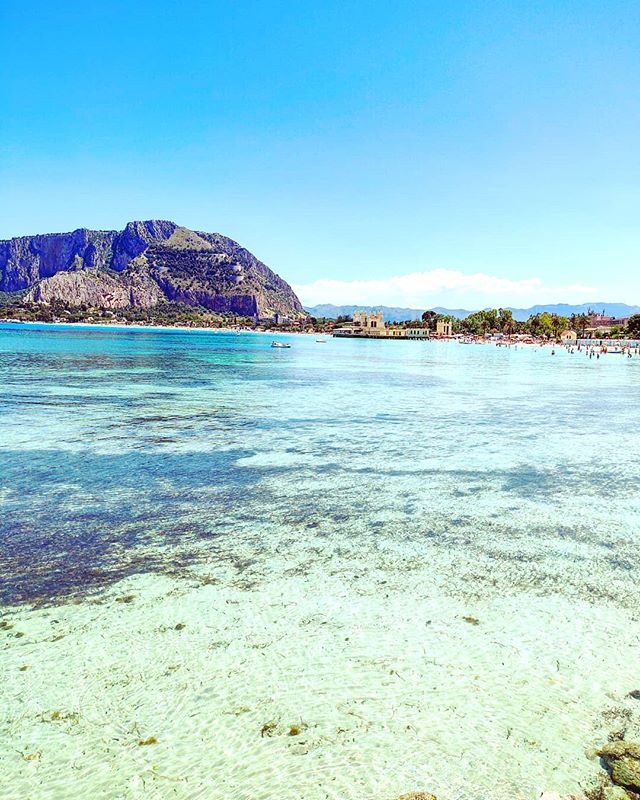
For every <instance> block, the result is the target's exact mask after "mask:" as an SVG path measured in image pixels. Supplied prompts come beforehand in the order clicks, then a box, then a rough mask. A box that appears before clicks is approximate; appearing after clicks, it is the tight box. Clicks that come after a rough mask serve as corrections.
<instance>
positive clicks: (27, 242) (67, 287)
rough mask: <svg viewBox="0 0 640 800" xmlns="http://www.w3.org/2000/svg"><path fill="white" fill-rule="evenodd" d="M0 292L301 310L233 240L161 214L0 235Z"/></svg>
mask: <svg viewBox="0 0 640 800" xmlns="http://www.w3.org/2000/svg"><path fill="white" fill-rule="evenodd" d="M0 292H4V293H9V295H10V296H11V295H12V294H15V296H16V297H22V298H23V299H24V300H25V301H31V302H35V303H52V302H54V301H59V302H62V303H64V304H66V305H68V306H79V305H85V306H90V307H96V308H112V309H117V308H126V307H130V306H137V307H141V308H150V307H151V306H154V305H156V304H158V303H161V302H164V301H174V302H178V303H182V304H186V305H190V306H202V307H204V308H207V309H209V310H210V311H213V312H218V313H230V314H238V315H243V316H260V317H268V316H272V315H274V314H276V313H277V314H281V315H284V316H289V317H301V316H304V315H305V312H304V310H303V308H302V306H301V304H300V301H299V300H298V298H297V297H296V295H295V293H294V291H293V289H292V288H291V287H290V286H289V284H288V283H286V281H284V280H282V278H280V277H279V276H278V275H276V274H275V272H273V271H272V270H270V269H269V268H268V267H267V266H266V265H265V264H263V263H262V262H261V261H258V259H257V258H256V257H255V256H253V255H252V254H251V253H250V252H249V251H248V250H245V249H244V248H243V247H241V246H240V245H239V244H238V243H237V242H234V241H233V240H232V239H228V238H227V237H226V236H222V235H221V234H218V233H205V232H203V231H192V230H189V229H188V228H183V227H180V226H179V225H176V224H175V223H174V222H168V221H166V220H147V221H146V222H130V223H129V224H128V225H127V226H126V227H125V229H124V230H123V231H91V230H87V229H86V228H80V229H78V230H76V231H73V232H72V233H52V234H42V235H37V236H21V237H18V238H15V239H8V240H5V241H0Z"/></svg>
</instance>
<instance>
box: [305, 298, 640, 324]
mask: <svg viewBox="0 0 640 800" xmlns="http://www.w3.org/2000/svg"><path fill="white" fill-rule="evenodd" d="M507 308H508V309H509V310H510V311H511V312H512V313H513V318H514V319H516V320H518V321H520V322H524V321H525V320H527V319H529V317H531V316H533V315H534V314H542V312H543V311H548V312H549V313H550V314H559V315H560V316H563V317H570V316H571V315H572V314H586V313H587V311H589V309H591V310H592V311H595V312H597V313H602V311H604V312H605V314H607V315H608V316H611V317H629V316H631V314H640V306H629V305H627V304H626V303H601V302H600V303H579V304H577V305H569V304H567V303H555V304H553V303H550V304H548V305H537V306H531V307H530V308H512V307H511V306H507ZM432 310H433V311H436V312H437V313H438V314H447V315H448V316H451V317H456V318H457V319H464V318H465V317H468V316H469V314H473V312H474V311H479V310H480V309H477V308H475V309H472V310H470V311H469V310H467V309H464V308H443V307H442V306H434V307H433V309H432ZM305 311H307V312H308V313H309V314H311V316H313V317H327V318H328V319H336V318H337V317H341V316H351V315H352V314H353V312H354V311H382V313H383V314H384V319H385V321H386V322H402V321H404V320H408V319H420V317H421V316H422V314H423V312H424V311H425V309H424V308H397V307H395V306H357V305H353V306H349V305H347V306H334V305H331V304H330V303H322V304H320V305H317V306H305Z"/></svg>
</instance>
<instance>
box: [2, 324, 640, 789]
mask: <svg viewBox="0 0 640 800" xmlns="http://www.w3.org/2000/svg"><path fill="white" fill-rule="evenodd" d="M271 338H272V337H269V336H265V335H259V334H243V335H241V336H235V335H234V334H229V333H215V332H195V331H192V332H179V331H158V330H154V331H150V330H149V331H144V330H138V331H134V330H115V329H88V328H78V327H73V328H71V327H68V328H64V327H55V328H54V327H46V326H26V325H22V326H19V325H4V326H0V564H1V568H2V571H1V573H0V577H1V584H0V601H1V602H2V610H1V616H0V674H2V678H3V679H2V682H1V684H0V708H1V714H0V783H1V785H2V788H1V791H0V796H1V797H2V798H3V800H4V798H11V800H13V798H15V799H16V800H58V798H60V799H62V798H92V799H95V800H112V799H115V798H127V799H133V798H151V799H152V800H154V799H156V798H157V799H158V800H164V798H172V799H173V798H178V799H179V800H187V799H188V800H192V799H194V798H207V800H276V799H277V800H300V799H302V800H325V798H329V799H330V800H394V798H396V797H397V796H398V795H401V794H403V793H406V792H410V791H430V792H433V793H434V794H435V795H436V796H437V797H438V800H507V799H509V800H533V798H537V797H538V794H539V792H540V790H542V789H553V790H556V791H567V792H568V791H577V790H578V789H580V788H581V787H582V788H586V787H589V786H591V785H594V784H595V783H596V781H597V780H598V776H599V775H601V774H602V770H601V768H600V766H599V764H598V762H597V759H593V758H590V757H589V755H590V750H592V749H593V748H594V747H595V746H597V745H598V744H600V743H602V742H603V741H604V740H606V738H607V736H608V735H609V734H611V733H618V734H619V733H621V732H623V731H624V732H625V734H626V735H627V737H629V738H631V736H634V735H636V736H637V735H638V734H640V725H639V718H640V702H639V701H637V700H633V699H630V698H629V697H627V695H628V692H629V691H631V690H633V689H637V688H640V667H639V665H640V591H639V589H638V568H639V566H640V555H639V550H638V540H639V536H640V502H639V497H638V478H639V458H640V456H639V455H638V454H639V453H640V447H639V445H640V433H639V432H638V410H639V407H640V404H639V401H638V389H639V388H640V358H637V357H636V358H633V359H626V358H622V357H619V356H608V357H603V358H601V359H600V360H595V359H593V360H589V359H587V358H586V357H585V356H584V354H580V353H575V354H573V355H572V354H569V353H567V352H565V351H564V350H558V351H557V353H556V355H555V356H552V355H551V350H550V349H549V348H542V349H540V348H523V347H519V348H517V349H515V348H510V349H508V348H497V347H494V346H491V345H486V346H476V345H459V344H454V343H424V342H380V341H371V342H365V341H354V340H343V341H340V340H332V339H329V340H328V341H327V342H326V344H318V343H316V342H315V338H314V337H303V336H290V337H285V336H282V337H279V338H281V339H283V340H285V339H287V340H288V341H290V342H291V344H292V348H291V349H290V350H275V349H271V348H270V346H269V345H270V341H271ZM292 734H295V735H292ZM149 737H154V738H155V740H156V741H155V742H154V743H150V744H144V745H141V744H139V742H141V741H144V740H147V739H148V738H149Z"/></svg>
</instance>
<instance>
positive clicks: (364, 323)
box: [353, 311, 385, 333]
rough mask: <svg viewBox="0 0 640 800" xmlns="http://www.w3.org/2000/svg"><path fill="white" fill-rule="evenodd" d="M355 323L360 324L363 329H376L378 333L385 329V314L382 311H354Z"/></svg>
mask: <svg viewBox="0 0 640 800" xmlns="http://www.w3.org/2000/svg"><path fill="white" fill-rule="evenodd" d="M353 324H354V325H359V326H360V328H361V330H363V331H374V332H376V333H378V332H379V331H381V330H384V329H385V326H384V314H383V313H382V311H372V312H371V313H368V312H367V311H354V312H353Z"/></svg>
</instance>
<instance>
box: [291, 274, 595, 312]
mask: <svg viewBox="0 0 640 800" xmlns="http://www.w3.org/2000/svg"><path fill="white" fill-rule="evenodd" d="M293 288H294V290H295V291H296V294H297V295H298V297H299V298H300V300H301V301H302V303H303V304H304V305H306V306H313V305H316V304H318V303H333V304H335V305H347V304H358V305H386V306H403V307H404V306H406V307H409V308H431V307H432V306H447V307H449V308H460V307H463V308H483V307H485V306H492V307H498V306H525V307H526V306H530V305H534V304H536V303H584V302H587V301H588V300H590V299H592V298H593V296H594V294H596V293H597V290H596V288H595V287H593V286H584V285H580V284H568V285H555V284H554V285H551V284H546V283H544V282H543V281H542V280H541V279H540V278H525V279H522V280H512V279H511V278H502V277H499V276H497V275H487V274H485V273H483V272H476V273H473V274H471V275H467V274H465V273H464V272H458V271H455V270H450V269H434V270H430V271H429V272H412V273H410V274H408V275H396V276H392V277H389V278H382V279H378V280H365V281H358V280H355V281H341V280H333V279H329V278H321V279H320V280H317V281H314V282H313V283H308V284H297V285H294V287H293Z"/></svg>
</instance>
